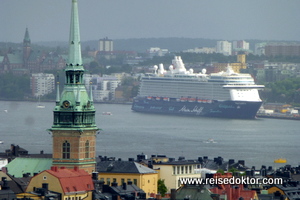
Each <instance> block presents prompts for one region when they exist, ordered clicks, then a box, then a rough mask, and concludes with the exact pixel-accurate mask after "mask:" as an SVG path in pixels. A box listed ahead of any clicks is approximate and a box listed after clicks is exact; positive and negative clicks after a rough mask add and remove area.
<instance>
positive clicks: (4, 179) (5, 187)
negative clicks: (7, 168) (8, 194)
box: [1, 177, 9, 189]
mask: <svg viewBox="0 0 300 200" xmlns="http://www.w3.org/2000/svg"><path fill="white" fill-rule="evenodd" d="M1 180H2V183H3V185H2V189H8V188H9V187H8V184H7V180H6V177H2V179H1Z"/></svg>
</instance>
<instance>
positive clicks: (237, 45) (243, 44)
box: [232, 40, 249, 50]
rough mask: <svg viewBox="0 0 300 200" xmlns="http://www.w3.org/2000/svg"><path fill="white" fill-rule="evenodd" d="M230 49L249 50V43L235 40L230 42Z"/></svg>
mask: <svg viewBox="0 0 300 200" xmlns="http://www.w3.org/2000/svg"><path fill="white" fill-rule="evenodd" d="M232 48H233V49H234V50H235V49H241V50H249V42H246V41H245V40H237V41H233V42H232Z"/></svg>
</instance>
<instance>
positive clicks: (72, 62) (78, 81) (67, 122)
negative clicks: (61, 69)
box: [52, 0, 97, 130]
mask: <svg viewBox="0 0 300 200" xmlns="http://www.w3.org/2000/svg"><path fill="white" fill-rule="evenodd" d="M65 73H66V78H65V80H66V81H65V85H64V89H63V92H62V94H61V95H59V94H57V98H56V106H55V109H54V124H53V126H52V130H55V129H60V128H65V129H78V128H86V129H97V127H96V124H95V108H94V105H93V100H92V99H91V96H90V95H89V94H88V92H87V91H86V88H85V86H84V81H83V74H84V68H83V65H82V59H81V45H80V35H79V20H78V5H77V0H72V12H71V24H70V38H69V58H68V63H67V64H66V69H65Z"/></svg>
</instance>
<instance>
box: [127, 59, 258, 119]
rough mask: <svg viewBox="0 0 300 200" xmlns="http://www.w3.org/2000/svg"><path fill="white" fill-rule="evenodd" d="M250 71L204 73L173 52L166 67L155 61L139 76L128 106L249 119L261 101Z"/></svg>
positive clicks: (177, 113) (150, 111)
mask: <svg viewBox="0 0 300 200" xmlns="http://www.w3.org/2000/svg"><path fill="white" fill-rule="evenodd" d="M263 88H264V86H263V85H256V84H255V82H254V79H253V78H252V77H251V75H250V74H242V73H235V72H234V71H233V70H232V69H231V67H230V66H228V67H227V70H226V71H222V72H219V73H212V74H206V70H205V69H203V70H202V72H201V73H194V72H193V69H189V70H187V69H186V68H185V65H184V63H183V61H182V59H181V57H180V56H175V58H174V59H173V60H172V65H170V67H169V70H165V69H164V66H163V64H159V66H157V65H155V66H154V68H153V73H151V74H145V76H144V77H142V79H141V84H140V89H139V93H138V95H137V96H136V97H135V98H134V100H133V104H132V110H133V111H136V112H145V113H157V114H171V115H189V116H203V117H222V118H239V119H253V118H255V116H256V113H257V111H258V109H259V108H260V106H261V104H262V100H261V99H260V96H259V93H258V90H261V89H263Z"/></svg>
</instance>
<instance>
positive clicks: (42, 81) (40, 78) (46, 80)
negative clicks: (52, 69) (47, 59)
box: [30, 73, 55, 97]
mask: <svg viewBox="0 0 300 200" xmlns="http://www.w3.org/2000/svg"><path fill="white" fill-rule="evenodd" d="M30 88H31V91H32V95H33V96H35V97H39V96H44V95H46V94H50V93H51V92H52V91H53V90H54V88H55V77H54V75H53V74H44V73H36V74H32V75H31V78H30Z"/></svg>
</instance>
